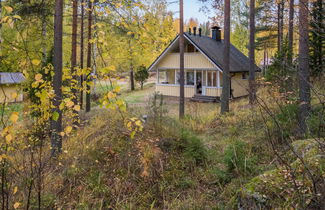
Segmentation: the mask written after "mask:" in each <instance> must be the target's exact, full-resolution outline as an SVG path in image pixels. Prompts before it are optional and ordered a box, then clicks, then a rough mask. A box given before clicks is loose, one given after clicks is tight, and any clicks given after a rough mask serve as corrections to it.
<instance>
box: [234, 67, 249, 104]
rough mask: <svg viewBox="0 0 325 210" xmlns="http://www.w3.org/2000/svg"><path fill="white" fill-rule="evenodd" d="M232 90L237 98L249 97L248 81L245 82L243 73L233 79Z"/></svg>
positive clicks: (237, 74)
mask: <svg viewBox="0 0 325 210" xmlns="http://www.w3.org/2000/svg"><path fill="white" fill-rule="evenodd" d="M231 88H232V89H233V95H234V97H235V98H236V97H241V96H246V95H248V79H244V80H243V79H242V73H236V74H235V75H234V76H233V77H232V78H231Z"/></svg>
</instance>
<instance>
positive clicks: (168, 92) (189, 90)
mask: <svg viewBox="0 0 325 210" xmlns="http://www.w3.org/2000/svg"><path fill="white" fill-rule="evenodd" d="M156 91H157V92H159V93H160V94H163V95H165V96H176V97H179V86H166V85H159V84H157V85H156ZM194 94H195V89H194V87H185V88H184V95H185V97H186V98H191V97H192V96H194Z"/></svg>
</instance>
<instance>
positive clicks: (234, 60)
mask: <svg viewBox="0 0 325 210" xmlns="http://www.w3.org/2000/svg"><path fill="white" fill-rule="evenodd" d="M184 36H185V38H186V39H187V40H189V41H190V42H192V44H193V45H194V46H195V47H197V48H198V49H199V51H201V52H202V53H203V54H204V55H205V56H206V57H208V59H209V60H210V61H211V62H212V63H213V64H214V65H215V66H216V67H218V68H219V69H221V70H222V69H223V49H224V41H223V40H221V41H215V40H214V39H212V38H211V37H208V36H198V35H196V36H194V35H190V34H189V33H184ZM178 38H179V35H177V36H176V37H175V39H174V40H173V41H172V42H171V43H170V44H169V46H168V47H167V48H166V49H165V50H164V51H163V52H162V53H161V55H159V56H158V58H157V59H156V60H155V61H154V62H153V63H152V64H151V65H150V67H149V68H148V69H149V70H151V68H152V67H153V66H154V65H155V64H156V63H157V62H158V61H159V60H160V59H161V58H162V57H163V55H164V54H165V53H166V52H167V51H168V49H169V48H170V47H171V45H172V44H173V43H175V42H176V41H177V40H178ZM248 71H249V59H248V57H246V56H245V55H244V54H243V53H242V52H240V51H239V50H238V49H237V48H236V47H235V46H233V45H232V44H231V45H230V72H248ZM256 71H260V68H259V67H257V66H256Z"/></svg>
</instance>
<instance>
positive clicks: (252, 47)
mask: <svg viewBox="0 0 325 210" xmlns="http://www.w3.org/2000/svg"><path fill="white" fill-rule="evenodd" d="M248 82H249V103H250V104H251V105H252V104H254V103H255V100H256V84H255V0H250V2H249V78H248Z"/></svg>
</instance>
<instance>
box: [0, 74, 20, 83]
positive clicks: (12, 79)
mask: <svg viewBox="0 0 325 210" xmlns="http://www.w3.org/2000/svg"><path fill="white" fill-rule="evenodd" d="M24 81H25V77H24V75H23V74H22V73H20V72H0V84H19V83H22V82H24Z"/></svg>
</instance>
